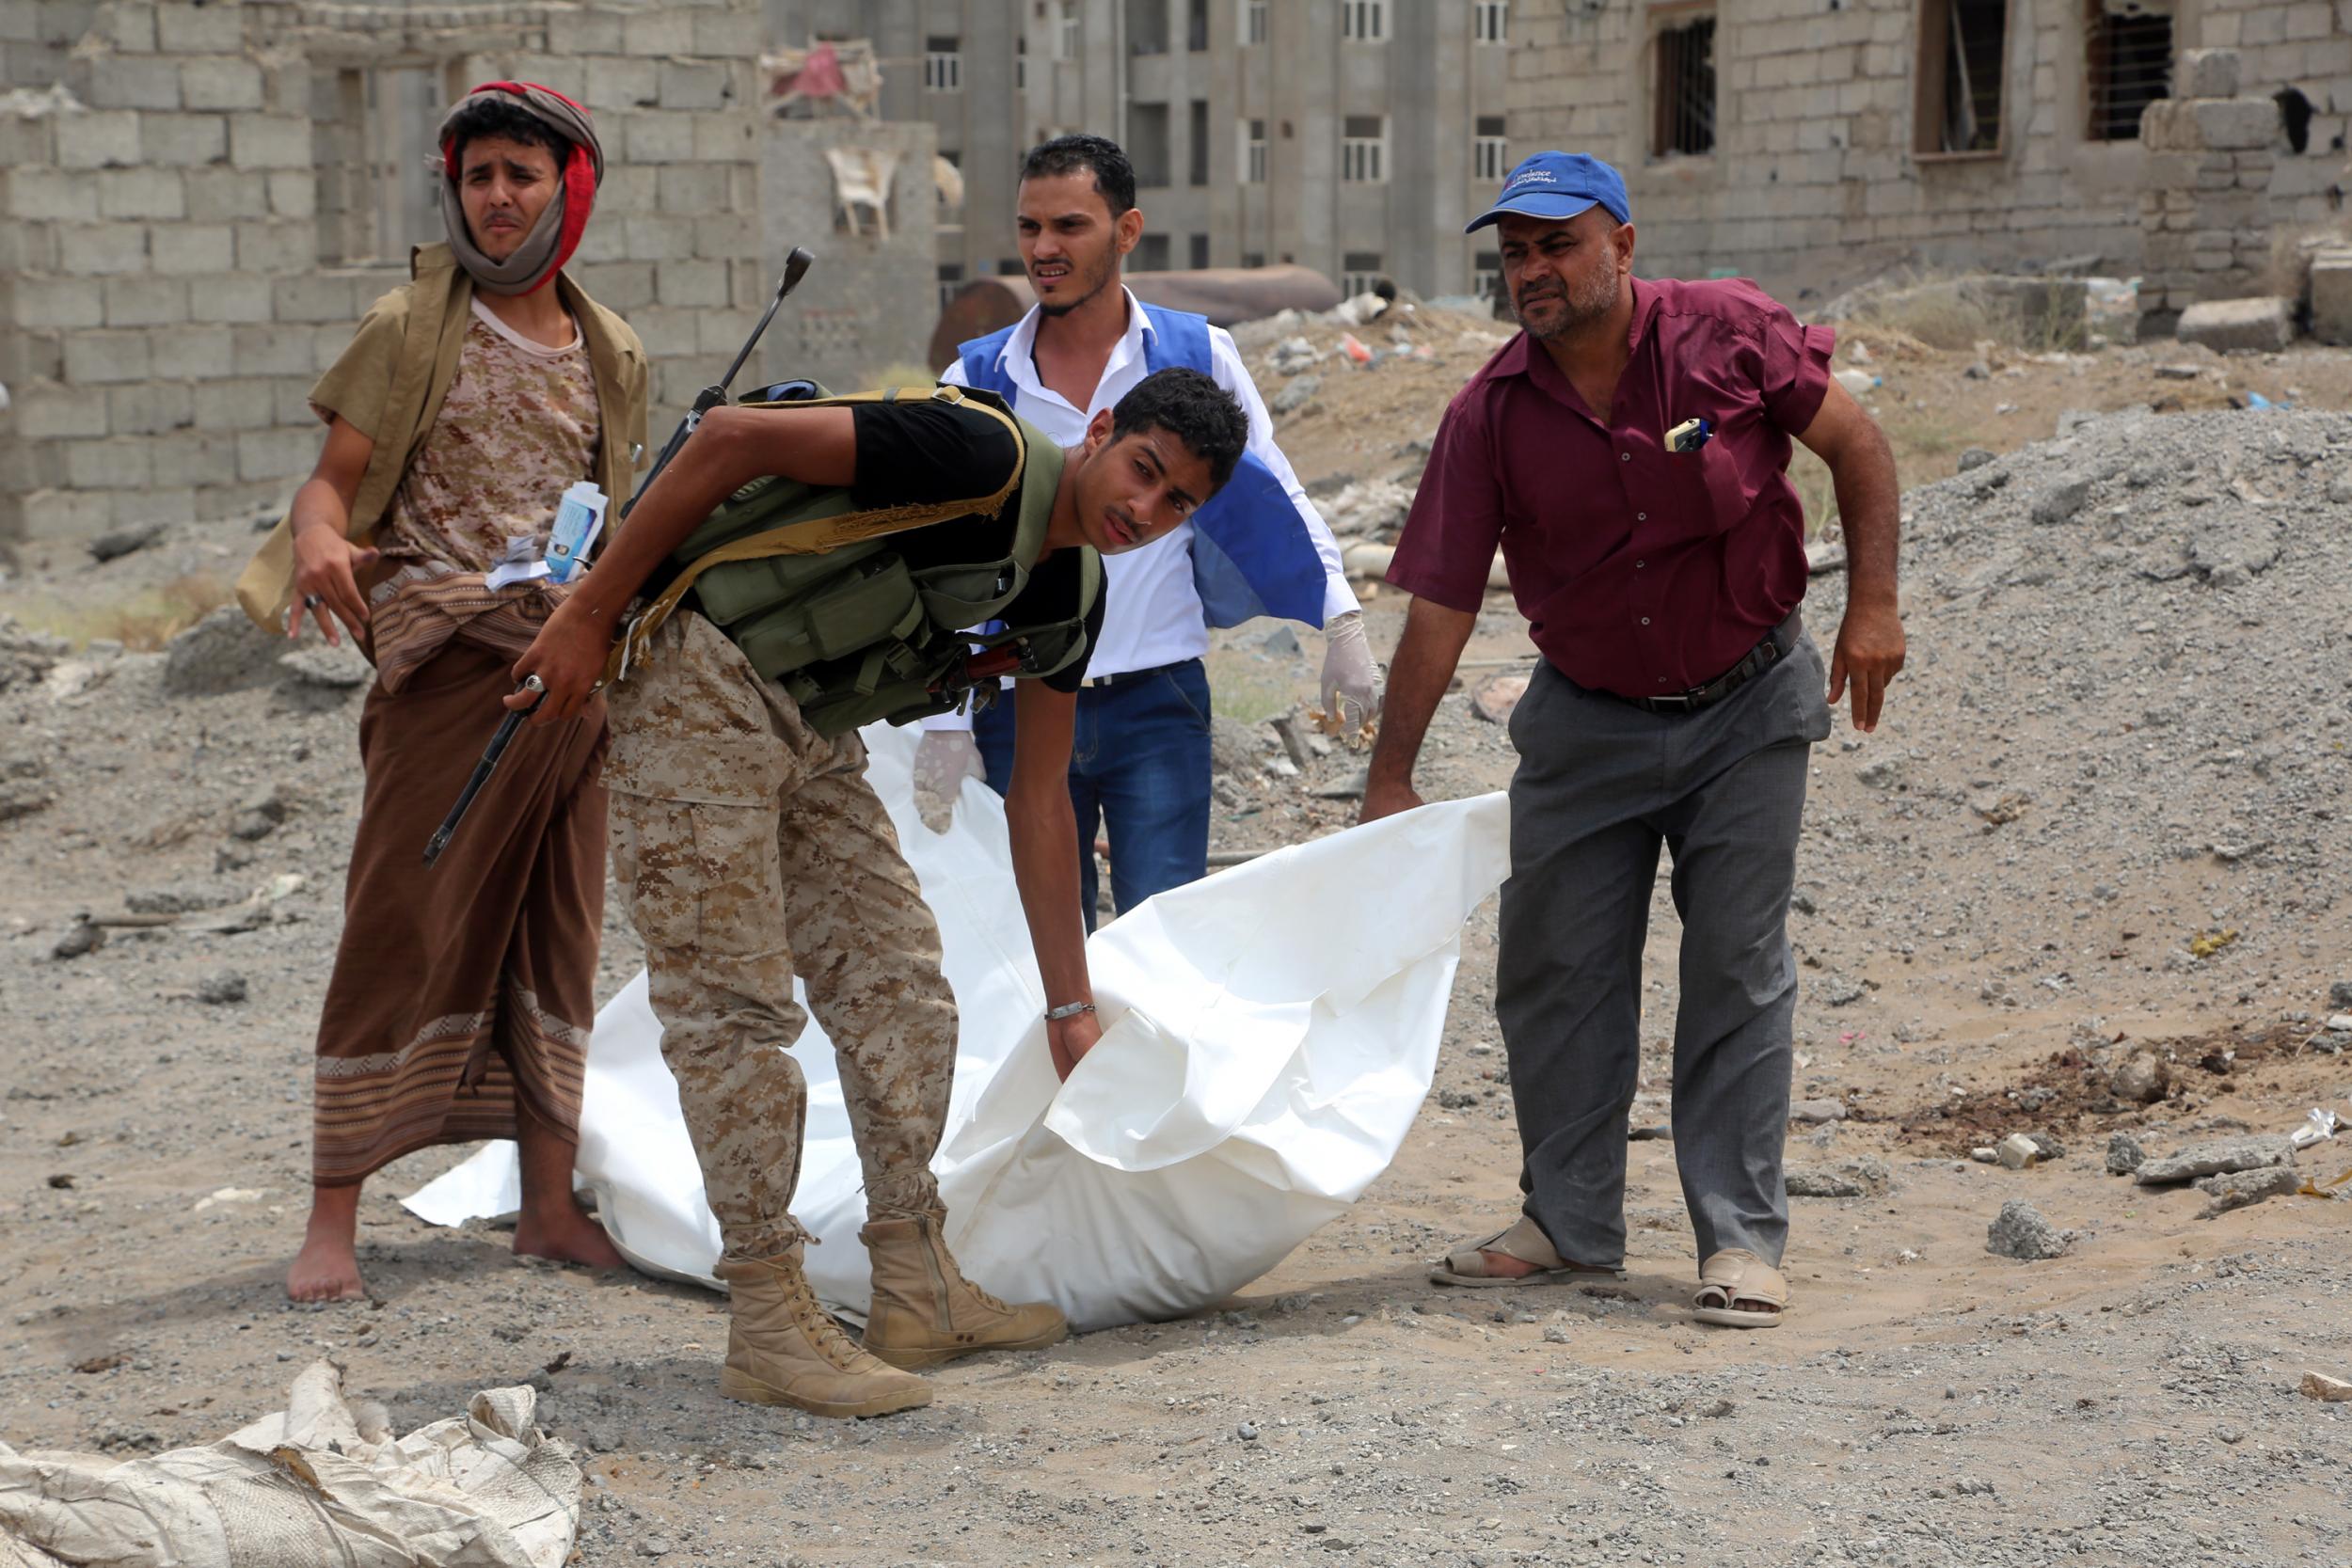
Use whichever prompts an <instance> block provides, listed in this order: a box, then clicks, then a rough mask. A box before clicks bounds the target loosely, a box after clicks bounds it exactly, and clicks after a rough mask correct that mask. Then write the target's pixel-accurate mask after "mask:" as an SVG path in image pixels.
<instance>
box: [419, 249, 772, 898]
mask: <svg viewBox="0 0 2352 1568" xmlns="http://www.w3.org/2000/svg"><path fill="white" fill-rule="evenodd" d="M816 260H817V258H816V257H814V256H812V255H810V254H809V253H808V252H807V251H806V250H804V249H803V248H801V247H800V246H798V245H795V246H793V247H792V254H791V255H789V256H787V257H786V258H785V259H784V281H783V282H781V283H779V284H777V285H776V297H775V298H773V299H771V300H770V301H769V302H768V309H766V310H765V311H763V312H762V313H761V315H760V318H759V323H758V325H755V326H754V327H753V328H752V335H751V336H750V337H748V338H746V339H744V340H743V346H742V348H741V349H739V350H738V351H737V353H736V356H735V363H733V364H732V365H729V366H728V367H727V373H726V374H724V375H723V376H721V377H720V378H719V380H718V383H717V384H716V385H715V386H710V387H706V388H703V389H702V390H701V391H699V392H697V393H695V394H694V405H693V406H692V407H691V408H689V409H688V410H687V411H686V417H685V418H684V419H682V420H679V421H678V425H677V429H675V430H674V431H672V432H671V433H670V438H669V439H668V440H667V441H665V442H663V443H662V445H661V451H660V455H658V456H656V457H655V458H654V460H653V467H651V468H649V469H647V470H646V473H645V479H644V483H642V484H640V485H638V486H637V493H636V494H635V495H633V496H631V497H629V499H628V500H627V501H625V502H623V503H622V506H621V518H622V520H623V521H624V522H626V521H627V520H628V515H629V513H631V512H632V511H634V510H636V507H637V503H638V502H639V501H641V500H644V499H645V492H646V491H648V490H650V489H652V488H653V482H654V481H655V480H657V479H660V477H661V470H662V469H664V468H666V467H669V466H670V459H672V458H673V457H675V456H676V455H677V454H678V451H680V449H682V448H683V447H684V446H685V445H686V442H687V439H688V437H690V436H692V435H693V434H694V431H695V429H696V427H697V426H699V425H700V424H701V423H702V422H703V416H704V415H705V414H707V413H709V412H710V411H711V410H712V409H714V408H716V407H718V406H719V405H720V404H723V403H725V402H726V401H727V399H728V398H729V397H730V396H731V395H732V394H731V393H730V392H729V391H728V388H730V387H731V386H733V385H734V382H735V378H736V376H737V375H738V374H739V373H740V372H742V369H743V362H744V361H745V360H747V359H749V358H750V357H751V356H752V350H753V349H754V348H755V347H757V346H758V343H759V339H760V335H761V334H762V333H764V332H766V331H767V330H768V324H769V323H770V322H771V321H773V320H775V319H776V310H777V309H778V308H779V307H780V306H782V305H783V304H784V296H785V295H787V294H788V293H791V292H792V291H793V290H794V289H796V288H798V287H800V282H801V279H802V277H804V276H805V275H806V274H807V272H808V268H809V263H810V262H812V261H816ZM538 689H539V678H538V677H537V676H536V675H532V676H531V677H529V678H527V679H526V680H524V682H523V683H522V685H520V686H518V687H516V690H517V691H537V690H538ZM538 705H539V703H538V700H537V699H536V698H533V699H532V704H531V706H530V707H524V708H512V709H509V710H508V711H507V714H506V717H505V718H503V719H501V720H500V721H499V727H498V731H497V733H496V734H494V735H492V736H490V744H489V745H488V746H486V747H485V748H483V752H482V760H481V761H480V762H477V763H475V764H474V768H473V775H472V776H471V777H470V778H469V779H468V780H467V781H466V787H465V788H464V789H463V790H461V791H459V792H458V796H457V803H456V804H455V805H453V806H452V807H450V808H449V816H446V817H444V818H442V819H441V825H440V826H439V827H438V828H437V829H435V830H434V832H433V836H432V837H431V838H430V839H428V840H426V842H425V846H424V863H425V864H427V865H432V864H433V863H436V862H437V861H438V860H439V859H440V858H441V851H442V850H444V849H446V848H448V847H449V841H450V835H451V834H453V833H454V832H456V831H457V824H458V823H460V822H462V821H464V820H465V819H466V810H467V808H468V807H469V806H471V805H472V804H473V798H474V797H475V796H476V795H479V794H481V793H482V786H483V785H484V784H487V783H488V782H489V779H490V775H491V773H492V772H494V771H495V770H496V769H497V768H498V765H499V758H500V757H501V756H503V755H504V754H505V752H506V748H507V746H508V744H509V743H510V742H512V741H513V740H514V738H515V732H516V730H518V729H520V728H521V727H522V722H523V721H524V720H526V719H528V718H530V717H531V715H532V711H533V710H534V709H536V708H537V707H538Z"/></svg>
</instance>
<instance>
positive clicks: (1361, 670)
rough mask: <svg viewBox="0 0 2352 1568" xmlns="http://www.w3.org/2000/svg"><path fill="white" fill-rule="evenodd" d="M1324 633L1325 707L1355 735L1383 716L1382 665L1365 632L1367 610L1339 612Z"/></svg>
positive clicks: (1342, 728) (1326, 711)
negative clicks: (1365, 613) (1376, 657)
mask: <svg viewBox="0 0 2352 1568" xmlns="http://www.w3.org/2000/svg"><path fill="white" fill-rule="evenodd" d="M1323 635H1324V652H1323V711H1324V712H1325V713H1326V714H1327V715H1328V716H1329V717H1330V718H1332V719H1335V720H1337V721H1339V723H1340V727H1341V730H1342V731H1343V733H1345V734H1349V735H1353V734H1355V733H1356V732H1357V731H1358V730H1360V729H1361V728H1363V726H1364V725H1365V723H1367V722H1368V721H1371V720H1374V719H1377V718H1378V717H1379V716H1380V666H1379V665H1378V664H1376V663H1375V662H1374V660H1373V657H1372V643H1371V641H1369V640H1368V639H1366V637H1365V636H1364V614H1363V611H1362V610H1349V611H1348V612H1347V613H1346V614H1344V615H1340V616H1335V617H1334V618H1333V619H1332V620H1331V621H1329V622H1328V623H1327V624H1326V625H1325V626H1324V628H1323Z"/></svg>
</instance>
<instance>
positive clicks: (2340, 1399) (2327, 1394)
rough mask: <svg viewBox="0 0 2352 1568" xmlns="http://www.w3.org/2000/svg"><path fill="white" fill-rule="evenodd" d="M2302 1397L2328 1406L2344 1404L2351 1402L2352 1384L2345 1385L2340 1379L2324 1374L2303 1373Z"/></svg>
mask: <svg viewBox="0 0 2352 1568" xmlns="http://www.w3.org/2000/svg"><path fill="white" fill-rule="evenodd" d="M2303 1397H2304V1398H2305V1399H2307V1400H2322V1401H2325V1402H2328V1403H2329V1404H2344V1403H2346V1402H2352V1383H2346V1382H2345V1381H2344V1379H2342V1378H2340V1377H2329V1376H2328V1374H2327V1373H2326V1372H2305V1373H2304V1374H2303Z"/></svg>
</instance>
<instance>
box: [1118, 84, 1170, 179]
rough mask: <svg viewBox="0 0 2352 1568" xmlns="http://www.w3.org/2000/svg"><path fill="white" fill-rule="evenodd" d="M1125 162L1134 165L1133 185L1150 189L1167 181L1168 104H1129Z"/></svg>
mask: <svg viewBox="0 0 2352 1568" xmlns="http://www.w3.org/2000/svg"><path fill="white" fill-rule="evenodd" d="M1127 161H1128V162H1129V163H1131V164H1133V165H1134V166H1135V170H1136V184H1138V185H1144V186H1152V185H1165V184H1167V183H1168V105H1167V104H1165V103H1131V104H1129V105H1128V107H1127Z"/></svg>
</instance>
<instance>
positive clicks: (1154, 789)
mask: <svg viewBox="0 0 2352 1568" xmlns="http://www.w3.org/2000/svg"><path fill="white" fill-rule="evenodd" d="M1012 707H1013V705H1012V702H1011V693H1010V692H1005V693H1002V694H1000V700H999V701H998V702H996V703H995V704H993V705H992V706H990V707H989V708H988V709H987V711H985V712H983V713H982V714H980V715H979V716H978V718H977V719H976V720H974V721H973V724H972V730H973V736H974V738H975V739H976V740H977V741H978V743H979V748H980V759H981V761H982V762H984V763H986V764H987V766H988V786H989V787H990V788H991V789H993V790H994V791H995V792H996V793H997V794H999V795H1002V794H1004V793H1005V791H1006V790H1007V789H1009V788H1010V787H1011V785H1012V732H1013V718H1012ZM1070 804H1071V807H1072V809H1073V810H1074V811H1075V812H1076V814H1077V817H1078V896H1079V898H1080V900H1081V902H1082V903H1083V906H1084V910H1085V914H1086V926H1087V929H1088V930H1089V932H1090V931H1092V930H1093V929H1094V903H1095V881H1094V834H1095V829H1096V825H1097V824H1098V823H1104V824H1107V826H1108V829H1109V836H1110V841H1111V903H1112V906H1113V907H1114V908H1115V909H1117V910H1118V911H1119V912H1120V913H1121V914H1125V913H1126V912H1127V911H1129V910H1131V909H1134V908H1135V907H1136V905H1137V904H1140V903H1142V902H1143V901H1144V900H1145V899H1146V898H1149V897H1151V896H1152V895H1153V894H1155V893H1164V892H1166V891H1167V890H1168V889H1169V888H1172V887H1182V886H1184V884H1185V883H1186V882H1193V881H1198V880H1200V879H1201V878H1202V877H1204V876H1206V875H1207V874H1208V870H1209V676H1208V672H1206V671H1205V670H1203V669H1202V668H1201V667H1200V660H1199V659H1197V658H1193V659H1186V660H1185V661H1184V663H1182V664H1171V665H1168V666H1167V667H1166V668H1165V669H1160V670H1154V671H1152V672H1151V673H1148V674H1140V673H1139V674H1137V675H1136V678H1135V679H1133V680H1128V681H1121V682H1120V684H1119V685H1117V686H1089V687H1087V688H1085V689H1082V690H1080V691H1079V693H1078V718H1077V728H1076V733H1075V735H1074V736H1073V737H1072V742H1071V748H1070Z"/></svg>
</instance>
